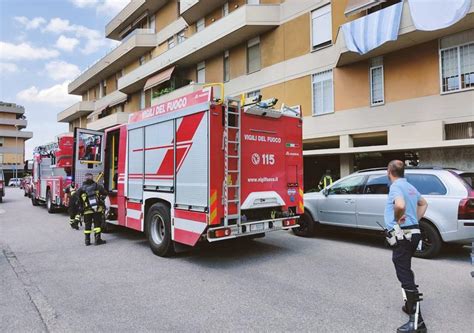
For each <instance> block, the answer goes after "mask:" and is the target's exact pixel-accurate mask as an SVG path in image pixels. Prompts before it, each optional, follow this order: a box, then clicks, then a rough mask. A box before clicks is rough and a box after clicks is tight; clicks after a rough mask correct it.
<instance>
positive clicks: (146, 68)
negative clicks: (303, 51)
mask: <svg viewBox="0 0 474 333" xmlns="http://www.w3.org/2000/svg"><path fill="white" fill-rule="evenodd" d="M279 24H280V6H279V5H258V6H252V5H246V6H242V7H241V8H239V9H237V10H235V11H234V12H232V13H230V14H229V15H228V16H226V17H223V18H222V19H220V20H218V21H216V22H215V23H213V24H211V25H210V26H209V27H206V28H205V29H204V30H202V31H200V32H198V33H196V34H194V35H193V36H191V37H189V38H188V39H187V40H185V41H184V42H182V43H181V44H178V45H176V46H175V47H174V48H172V49H170V50H168V51H166V52H165V53H163V54H161V55H159V56H158V57H156V58H154V59H152V60H150V61H149V62H147V63H146V64H144V65H143V66H141V67H139V68H137V69H135V70H134V71H132V72H130V73H128V74H127V75H125V76H123V77H121V78H120V80H119V81H118V89H119V90H120V91H122V92H124V93H127V94H130V93H133V92H136V91H138V90H140V89H142V88H143V86H144V85H145V82H146V80H147V78H148V77H149V76H150V75H153V74H154V73H156V72H159V71H160V70H162V69H164V68H166V67H169V66H171V65H182V66H190V65H195V64H197V63H198V62H200V61H202V60H205V59H207V58H209V57H211V56H213V55H215V54H218V53H222V52H224V51H225V50H227V49H229V48H231V47H233V46H235V45H238V44H240V43H242V42H244V41H247V40H249V39H251V38H253V37H255V36H258V35H260V34H262V33H264V32H266V31H268V30H271V29H273V28H275V27H277V26H278V25H279Z"/></svg>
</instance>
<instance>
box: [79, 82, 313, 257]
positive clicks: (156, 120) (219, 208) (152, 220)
mask: <svg viewBox="0 0 474 333" xmlns="http://www.w3.org/2000/svg"><path fill="white" fill-rule="evenodd" d="M218 87H220V88H219V89H217V88H216V87H214V86H209V87H205V88H203V89H201V90H198V91H195V92H193V93H190V94H188V95H185V96H181V97H180V98H177V99H174V100H170V101H167V102H165V103H162V104H159V105H156V106H153V107H151V108H148V109H145V110H142V111H139V112H136V113H134V114H131V115H130V118H129V122H128V124H124V125H120V126H117V127H114V128H111V129H108V130H107V131H106V132H105V133H103V132H100V131H92V130H87V129H78V128H77V129H76V130H75V135H74V137H75V146H74V165H73V177H74V180H75V181H76V182H77V183H79V184H82V181H83V179H84V175H85V173H87V172H90V173H93V174H95V175H98V177H99V178H101V179H103V181H104V186H105V188H106V189H107V190H108V191H109V201H110V206H109V207H108V211H109V212H108V216H107V222H109V223H113V224H117V225H121V226H125V227H128V228H131V229H135V230H139V231H143V232H145V233H146V235H147V237H148V240H149V243H150V247H151V249H152V251H153V252H154V253H155V254H157V255H160V256H167V255H170V254H172V253H173V252H174V250H175V249H176V248H177V247H179V246H178V245H179V244H184V245H188V246H195V245H196V244H197V243H198V242H199V241H209V242H213V241H218V240H225V239H232V238H236V237H245V236H250V237H260V236H263V235H264V233H265V232H268V231H274V230H281V229H291V228H294V227H297V226H298V217H299V215H300V214H302V213H303V210H304V206H303V157H302V120H301V114H300V111H299V110H295V109H292V108H288V107H284V106H283V107H282V108H281V109H278V110H276V109H274V108H272V107H271V105H274V104H275V103H276V100H273V101H271V100H269V101H263V102H262V101H258V102H256V103H252V104H251V105H242V104H243V103H244V101H242V100H237V99H226V100H225V101H224V100H222V99H218V98H216V97H215V96H214V93H220V92H222V91H223V87H222V86H218ZM260 99H261V97H260ZM99 175H100V176H99ZM102 175H103V178H102Z"/></svg>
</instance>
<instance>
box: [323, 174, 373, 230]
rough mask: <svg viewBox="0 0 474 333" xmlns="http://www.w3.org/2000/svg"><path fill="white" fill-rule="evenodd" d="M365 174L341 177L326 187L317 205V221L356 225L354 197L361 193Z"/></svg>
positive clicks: (347, 225) (348, 225)
mask: <svg viewBox="0 0 474 333" xmlns="http://www.w3.org/2000/svg"><path fill="white" fill-rule="evenodd" d="M364 180H365V176H364V175H355V176H349V177H348V178H345V179H342V180H340V181H338V182H336V183H334V185H332V186H331V187H329V188H328V189H326V190H325V193H326V194H327V195H325V196H324V197H323V198H321V200H320V202H319V205H318V217H319V222H321V223H324V224H332V225H340V226H345V227H356V226H357V220H356V214H355V213H356V198H357V195H358V194H360V193H361V190H362V188H363V184H364Z"/></svg>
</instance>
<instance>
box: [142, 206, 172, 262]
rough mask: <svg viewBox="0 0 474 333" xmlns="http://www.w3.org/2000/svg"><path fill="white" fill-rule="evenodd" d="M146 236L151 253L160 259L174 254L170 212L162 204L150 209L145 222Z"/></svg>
mask: <svg viewBox="0 0 474 333" xmlns="http://www.w3.org/2000/svg"><path fill="white" fill-rule="evenodd" d="M145 228H146V230H145V231H146V235H147V237H148V242H149V243H150V248H151V251H152V252H153V253H154V254H156V255H157V256H160V257H168V256H171V255H173V254H174V244H173V241H172V240H171V217H170V210H169V208H168V207H166V206H165V205H164V204H162V203H156V204H154V205H153V206H151V207H150V209H149V210H148V212H147V215H146V221H145Z"/></svg>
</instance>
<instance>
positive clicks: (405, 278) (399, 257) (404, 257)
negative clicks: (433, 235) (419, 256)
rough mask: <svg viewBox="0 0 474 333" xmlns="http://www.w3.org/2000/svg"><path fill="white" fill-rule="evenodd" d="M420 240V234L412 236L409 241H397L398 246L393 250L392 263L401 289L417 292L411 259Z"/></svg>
mask: <svg viewBox="0 0 474 333" xmlns="http://www.w3.org/2000/svg"><path fill="white" fill-rule="evenodd" d="M420 239H421V235H420V234H412V236H411V240H410V241H408V240H405V239H404V240H401V241H398V245H397V246H396V247H395V248H394V249H393V255H392V261H393V264H394V265H395V271H396V272H397V277H398V280H399V281H400V283H401V284H402V288H403V289H407V290H417V285H416V284H415V274H414V273H413V271H412V270H411V258H412V257H413V255H414V254H415V251H416V248H417V247H418V243H419V242H420Z"/></svg>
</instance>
